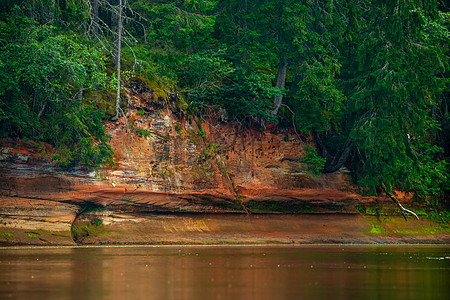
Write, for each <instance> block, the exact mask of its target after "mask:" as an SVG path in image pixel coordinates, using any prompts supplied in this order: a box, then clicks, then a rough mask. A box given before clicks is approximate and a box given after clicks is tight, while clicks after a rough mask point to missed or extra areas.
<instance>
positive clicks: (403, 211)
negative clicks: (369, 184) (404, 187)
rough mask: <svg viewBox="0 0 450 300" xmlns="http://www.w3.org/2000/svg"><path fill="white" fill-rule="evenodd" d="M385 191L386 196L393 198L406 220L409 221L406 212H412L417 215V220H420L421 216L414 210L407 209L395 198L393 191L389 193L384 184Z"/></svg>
mask: <svg viewBox="0 0 450 300" xmlns="http://www.w3.org/2000/svg"><path fill="white" fill-rule="evenodd" d="M383 191H384V193H385V194H386V196H389V198H391V200H392V201H393V202H394V203H395V204H397V206H398V208H400V212H401V213H402V216H403V218H405V220H406V221H408V219H407V218H406V216H405V212H407V213H410V214H411V215H413V216H414V217H416V219H417V220H419V217H418V216H417V214H416V213H415V212H413V211H412V210H409V209H406V208H404V207H403V206H402V205H401V204H400V202H398V200H397V198H395V196H394V195H392V194H391V193H389V192H388V191H386V187H385V185H384V184H383Z"/></svg>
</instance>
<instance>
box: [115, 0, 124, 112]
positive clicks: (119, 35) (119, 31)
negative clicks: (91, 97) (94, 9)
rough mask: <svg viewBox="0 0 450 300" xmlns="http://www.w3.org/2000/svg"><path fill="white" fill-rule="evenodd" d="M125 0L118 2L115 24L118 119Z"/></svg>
mask: <svg viewBox="0 0 450 300" xmlns="http://www.w3.org/2000/svg"><path fill="white" fill-rule="evenodd" d="M124 1H126V0H119V10H118V24H117V64H116V70H117V94H116V118H119V109H120V53H121V51H122V25H123V24H122V13H123V5H124Z"/></svg>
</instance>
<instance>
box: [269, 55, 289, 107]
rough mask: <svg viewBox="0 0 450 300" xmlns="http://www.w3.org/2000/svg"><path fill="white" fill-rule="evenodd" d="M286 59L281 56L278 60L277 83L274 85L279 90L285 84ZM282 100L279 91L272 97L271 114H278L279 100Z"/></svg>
mask: <svg viewBox="0 0 450 300" xmlns="http://www.w3.org/2000/svg"><path fill="white" fill-rule="evenodd" d="M287 65H288V63H287V59H286V58H282V59H281V60H280V64H279V66H278V76H277V83H276V87H277V88H279V89H280V90H282V89H284V86H285V84H286V72H287ZM282 101H283V94H282V93H280V95H278V96H276V97H274V99H273V109H272V111H271V114H272V115H274V116H276V115H277V114H278V110H279V109H280V106H281V102H282Z"/></svg>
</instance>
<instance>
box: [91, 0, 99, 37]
mask: <svg viewBox="0 0 450 300" xmlns="http://www.w3.org/2000/svg"><path fill="white" fill-rule="evenodd" d="M92 23H93V26H94V28H93V35H94V42H95V43H96V44H97V43H98V0H93V1H92Z"/></svg>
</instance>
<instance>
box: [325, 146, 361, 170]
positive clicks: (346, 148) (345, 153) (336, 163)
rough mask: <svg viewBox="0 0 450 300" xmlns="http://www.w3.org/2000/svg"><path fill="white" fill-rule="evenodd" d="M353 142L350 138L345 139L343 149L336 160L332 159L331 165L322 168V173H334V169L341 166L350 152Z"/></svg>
mask: <svg viewBox="0 0 450 300" xmlns="http://www.w3.org/2000/svg"><path fill="white" fill-rule="evenodd" d="M353 143H354V141H353V140H352V139H349V140H348V141H347V143H346V144H345V146H344V150H342V152H341V154H340V155H339V158H338V159H337V161H336V160H335V159H334V161H333V164H332V165H331V166H326V167H325V168H324V170H323V172H324V173H334V172H336V171H339V169H340V168H342V166H343V165H344V164H345V162H346V161H347V158H348V157H349V155H350V153H351V152H352V149H353Z"/></svg>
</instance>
